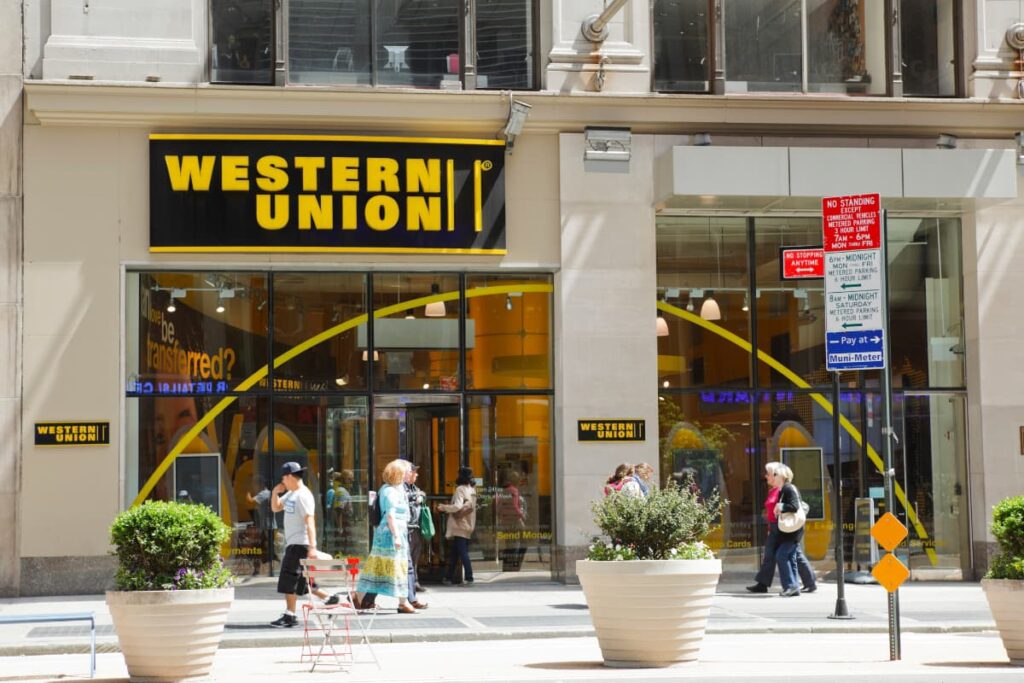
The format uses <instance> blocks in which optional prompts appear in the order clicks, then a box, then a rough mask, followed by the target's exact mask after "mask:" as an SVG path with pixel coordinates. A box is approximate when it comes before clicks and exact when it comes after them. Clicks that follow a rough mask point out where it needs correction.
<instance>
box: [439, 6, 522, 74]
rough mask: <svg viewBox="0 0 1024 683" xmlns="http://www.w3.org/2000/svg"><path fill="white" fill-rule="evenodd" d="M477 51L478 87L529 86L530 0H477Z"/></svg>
mask: <svg viewBox="0 0 1024 683" xmlns="http://www.w3.org/2000/svg"><path fill="white" fill-rule="evenodd" d="M476 54H477V64H476V72H477V77H476V87H477V88H479V89H481V90H483V89H490V90H532V89H533V88H534V87H535V86H534V80H535V76H534V64H535V59H534V44H533V0H517V1H514V2H509V1H508V0H476ZM456 73H457V70H456Z"/></svg>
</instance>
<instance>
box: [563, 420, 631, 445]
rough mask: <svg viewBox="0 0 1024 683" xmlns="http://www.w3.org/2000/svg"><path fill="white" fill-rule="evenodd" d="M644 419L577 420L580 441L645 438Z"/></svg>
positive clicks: (577, 432)
mask: <svg viewBox="0 0 1024 683" xmlns="http://www.w3.org/2000/svg"><path fill="white" fill-rule="evenodd" d="M646 425H647V422H646V421H645V420H578V421H577V424H576V434H577V438H578V439H579V440H580V441H643V440H644V439H646V438H647V435H646V431H647V430H646Z"/></svg>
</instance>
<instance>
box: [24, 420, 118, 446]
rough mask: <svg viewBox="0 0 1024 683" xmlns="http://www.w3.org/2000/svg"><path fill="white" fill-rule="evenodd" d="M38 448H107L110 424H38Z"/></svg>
mask: <svg viewBox="0 0 1024 683" xmlns="http://www.w3.org/2000/svg"><path fill="white" fill-rule="evenodd" d="M35 431H36V445H37V446H106V445H109V444H110V423H109V422H37V423H36V430H35Z"/></svg>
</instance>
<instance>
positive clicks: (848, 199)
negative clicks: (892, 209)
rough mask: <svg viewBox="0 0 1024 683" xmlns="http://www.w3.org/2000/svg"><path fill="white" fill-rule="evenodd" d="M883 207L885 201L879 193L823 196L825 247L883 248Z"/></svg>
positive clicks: (849, 248)
mask: <svg viewBox="0 0 1024 683" xmlns="http://www.w3.org/2000/svg"><path fill="white" fill-rule="evenodd" d="M881 208H882V203H881V200H880V198H879V196H878V195H877V194H853V195H846V196H843V197H825V198H824V199H822V200H821V216H822V235H823V237H824V242H825V243H824V245H823V246H824V249H825V251H826V252H830V251H855V250H858V249H880V248H881V246H882V211H881Z"/></svg>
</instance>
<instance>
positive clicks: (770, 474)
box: [747, 462, 818, 593]
mask: <svg viewBox="0 0 1024 683" xmlns="http://www.w3.org/2000/svg"><path fill="white" fill-rule="evenodd" d="M782 467H785V465H783V464H782V463H781V462H768V463H765V466H764V479H765V483H766V484H768V495H767V496H765V500H764V516H765V521H766V522H767V526H768V534H767V536H766V537H765V540H764V556H763V559H762V560H761V568H760V569H759V570H758V571H757V576H755V577H754V581H755V583H754V585H752V586H747V590H748V591H750V592H751V593H767V592H768V588H769V587H771V585H772V581H774V580H775V564H776V563H775V548H776V546H777V545H778V542H779V520H778V517H777V516H776V514H775V504H776V503H778V502H779V496H780V495H781V493H782V486H783V484H785V483H786V481H785V479H784V478H783V477H781V476H776V475H777V474H778V471H779V470H780V469H781V468H782ZM796 569H797V573H798V574H799V575H800V582H801V583H802V584H803V588H802V589H801V592H802V593H813V592H814V591H816V590H818V583H817V580H816V578H815V576H814V569H813V568H812V567H811V563H810V562H808V561H807V556H806V555H804V551H803V549H801V548H799V547H798V549H797V553H796Z"/></svg>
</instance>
